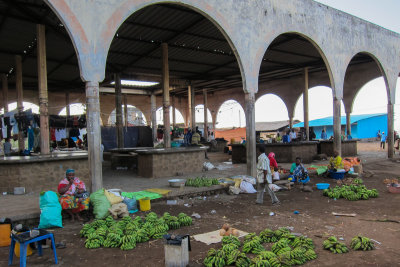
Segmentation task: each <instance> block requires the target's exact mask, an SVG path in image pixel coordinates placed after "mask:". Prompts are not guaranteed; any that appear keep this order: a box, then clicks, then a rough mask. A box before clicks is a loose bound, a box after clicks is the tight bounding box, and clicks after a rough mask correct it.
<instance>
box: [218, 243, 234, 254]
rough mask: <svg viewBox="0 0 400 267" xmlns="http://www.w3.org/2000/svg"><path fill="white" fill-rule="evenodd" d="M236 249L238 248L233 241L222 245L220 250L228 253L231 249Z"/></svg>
mask: <svg viewBox="0 0 400 267" xmlns="http://www.w3.org/2000/svg"><path fill="white" fill-rule="evenodd" d="M237 249H238V247H237V246H236V245H235V244H233V243H230V244H226V245H223V246H222V250H223V251H224V252H225V254H226V255H229V254H230V253H232V252H233V251H235V250H237Z"/></svg>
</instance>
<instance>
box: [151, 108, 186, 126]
mask: <svg viewBox="0 0 400 267" xmlns="http://www.w3.org/2000/svg"><path fill="white" fill-rule="evenodd" d="M171 107H172V105H171V106H170V109H169V114H170V123H171V126H172V109H171ZM162 108H163V106H162V105H161V106H157V109H156V118H157V112H160V110H162ZM176 111H177V113H175V116H177V117H178V116H179V115H180V116H182V119H183V124H185V122H186V120H185V116H184V113H183V112H181V111H180V110H179V109H178V108H177V107H175V112H176ZM161 117H162V116H161ZM177 123H180V122H177ZM157 124H158V122H157Z"/></svg>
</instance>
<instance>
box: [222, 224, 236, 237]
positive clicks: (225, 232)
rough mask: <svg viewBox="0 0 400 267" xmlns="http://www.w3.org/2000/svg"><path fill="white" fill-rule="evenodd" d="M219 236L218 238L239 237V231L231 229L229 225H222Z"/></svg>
mask: <svg viewBox="0 0 400 267" xmlns="http://www.w3.org/2000/svg"><path fill="white" fill-rule="evenodd" d="M219 235H220V236H230V235H234V236H239V231H238V230H237V229H235V228H233V227H231V226H230V225H229V224H227V223H224V225H223V226H222V228H221V229H220V230H219Z"/></svg>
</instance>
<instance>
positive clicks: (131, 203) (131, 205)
mask: <svg viewBox="0 0 400 267" xmlns="http://www.w3.org/2000/svg"><path fill="white" fill-rule="evenodd" d="M122 203H124V204H126V206H127V207H128V210H129V211H131V210H132V211H135V210H137V202H136V199H135V198H125V199H124V200H123V201H122Z"/></svg>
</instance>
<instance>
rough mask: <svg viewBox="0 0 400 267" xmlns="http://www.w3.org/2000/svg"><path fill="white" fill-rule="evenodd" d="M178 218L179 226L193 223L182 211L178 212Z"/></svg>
mask: <svg viewBox="0 0 400 267" xmlns="http://www.w3.org/2000/svg"><path fill="white" fill-rule="evenodd" d="M178 220H179V223H180V225H181V226H189V225H192V223H193V220H192V218H191V217H189V216H188V215H186V214H185V213H183V212H181V213H179V214H178Z"/></svg>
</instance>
